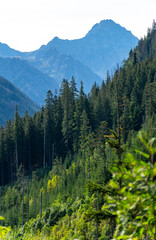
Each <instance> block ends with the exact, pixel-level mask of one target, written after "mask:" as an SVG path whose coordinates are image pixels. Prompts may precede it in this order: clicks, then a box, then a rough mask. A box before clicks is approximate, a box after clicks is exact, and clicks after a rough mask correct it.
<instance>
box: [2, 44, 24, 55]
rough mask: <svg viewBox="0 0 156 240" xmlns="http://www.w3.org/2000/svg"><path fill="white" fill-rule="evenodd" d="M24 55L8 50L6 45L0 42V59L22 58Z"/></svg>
mask: <svg viewBox="0 0 156 240" xmlns="http://www.w3.org/2000/svg"><path fill="white" fill-rule="evenodd" d="M23 55H24V53H22V52H20V51H17V50H14V49H12V48H10V47H9V46H8V45H7V44H4V43H1V42H0V57H4V58H7V57H15V56H16V57H22V56H23Z"/></svg>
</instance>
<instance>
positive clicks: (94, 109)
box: [0, 24, 156, 240]
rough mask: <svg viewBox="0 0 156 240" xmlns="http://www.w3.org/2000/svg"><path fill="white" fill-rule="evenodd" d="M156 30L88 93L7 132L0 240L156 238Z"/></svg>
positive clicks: (71, 89) (57, 100)
mask: <svg viewBox="0 0 156 240" xmlns="http://www.w3.org/2000/svg"><path fill="white" fill-rule="evenodd" d="M155 93H156V24H153V27H152V29H148V33H147V36H146V37H144V38H143V39H141V40H140V41H139V44H138V46H137V47H136V48H135V49H133V50H131V51H130V53H129V58H128V59H127V60H124V61H123V64H122V66H117V67H116V69H115V71H114V74H110V73H109V72H107V78H106V80H105V81H103V82H102V84H101V86H98V85H97V84H96V83H95V84H94V85H93V86H92V89H91V91H90V93H89V94H88V95H86V94H85V93H84V90H83V82H82V81H81V86H80V89H77V86H76V83H75V79H74V77H72V79H71V81H68V80H67V79H63V81H62V84H61V87H60V91H59V92H57V90H55V92H54V93H52V91H51V90H49V91H48V92H47V97H46V99H45V106H43V107H42V108H41V110H40V111H38V112H36V113H35V114H34V115H33V116H30V115H29V113H28V112H26V113H25V115H24V116H23V117H20V115H19V113H18V106H16V110H15V116H14V120H12V121H11V120H8V121H7V123H6V126H5V127H1V128H0V216H1V217H0V239H17V240H18V239H61V240H66V239H73V240H74V239H75V240H76V239H77V240H78V239H79V240H83V239H84V240H88V239H100V240H107V239H108V240H109V239H127V240H128V239H129V240H130V239H133V240H137V239H138V240H139V239H151V240H152V239H156V204H155V202H156V138H155V136H156V94H155Z"/></svg>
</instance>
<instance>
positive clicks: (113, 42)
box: [31, 20, 138, 79]
mask: <svg viewBox="0 0 156 240" xmlns="http://www.w3.org/2000/svg"><path fill="white" fill-rule="evenodd" d="M137 43H138V39H137V38H136V37H135V36H133V34H132V33H131V32H130V31H127V30H126V29H125V28H124V27H121V26H120V25H119V24H116V23H115V22H114V21H112V20H103V21H101V22H100V23H98V24H95V25H94V26H93V27H92V29H91V30H90V31H89V32H88V33H87V34H86V36H85V37H83V38H81V39H77V40H62V39H59V38H58V37H55V38H54V39H53V40H52V41H50V42H49V43H48V44H47V45H46V46H42V47H41V48H40V49H39V50H38V51H37V54H36V52H32V53H31V57H32V56H35V60H36V61H37V60H38V59H40V56H41V55H43V53H46V52H47V51H48V50H49V51H51V50H50V49H51V48H52V47H53V48H56V50H57V51H58V52H60V53H63V54H66V55H70V56H72V57H73V59H75V60H78V61H80V62H81V63H83V64H84V65H85V66H87V67H89V68H90V69H91V70H92V71H93V72H95V73H96V74H97V75H99V76H100V77H101V78H103V79H104V78H105V76H106V72H107V70H109V71H111V70H113V69H114V67H116V64H121V62H122V61H123V60H124V59H125V58H127V57H128V54H129V51H130V50H131V48H134V47H135V46H136V45H137Z"/></svg>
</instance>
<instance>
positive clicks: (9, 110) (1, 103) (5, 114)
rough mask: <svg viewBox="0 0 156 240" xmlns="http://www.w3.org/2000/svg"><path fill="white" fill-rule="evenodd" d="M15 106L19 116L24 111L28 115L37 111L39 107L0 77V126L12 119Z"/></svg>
mask: <svg viewBox="0 0 156 240" xmlns="http://www.w3.org/2000/svg"><path fill="white" fill-rule="evenodd" d="M16 105H18V110H19V113H20V115H23V114H24V113H25V111H26V110H28V112H29V113H30V114H33V113H34V112H35V111H37V110H39V107H38V106H37V105H36V104H35V103H34V102H33V101H32V100H31V99H30V98H29V97H27V96H26V95H25V94H24V93H22V92H21V91H20V90H19V89H17V88H16V87H15V86H14V85H13V84H12V83H11V82H9V81H8V80H6V79H5V78H3V77H1V76H0V125H1V124H5V123H6V121H7V120H8V119H12V118H13V117H14V112H15V106H16Z"/></svg>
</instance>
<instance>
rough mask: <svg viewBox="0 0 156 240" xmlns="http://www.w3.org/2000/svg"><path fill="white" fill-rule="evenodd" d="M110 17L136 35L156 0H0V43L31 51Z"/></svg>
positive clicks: (154, 11)
mask: <svg viewBox="0 0 156 240" xmlns="http://www.w3.org/2000/svg"><path fill="white" fill-rule="evenodd" d="M104 19H112V20H114V21H115V22H116V23H119V24H120V25H121V26H123V27H125V28H126V29H128V30H130V31H132V33H133V34H134V35H135V36H137V37H138V38H140V37H143V36H144V35H146V32H147V28H148V27H151V25H152V21H153V19H156V0H94V1H93V0H0V42H2V43H6V44H8V45H9V46H10V47H12V48H15V49H17V50H20V51H30V50H35V49H37V48H39V47H40V46H41V45H42V44H46V43H47V42H48V41H50V40H51V39H52V38H53V37H55V36H58V37H60V38H64V39H65V38H67V39H76V38H80V37H83V36H84V35H85V34H86V33H87V32H88V31H89V30H90V29H91V27H92V26H93V25H94V24H95V23H98V22H100V21H101V20H104Z"/></svg>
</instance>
